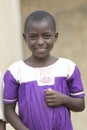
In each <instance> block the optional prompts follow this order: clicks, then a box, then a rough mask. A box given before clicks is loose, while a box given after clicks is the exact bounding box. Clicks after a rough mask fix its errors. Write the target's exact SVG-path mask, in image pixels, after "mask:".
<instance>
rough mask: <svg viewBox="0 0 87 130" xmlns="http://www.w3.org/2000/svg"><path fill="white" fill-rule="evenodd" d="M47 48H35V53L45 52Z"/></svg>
mask: <svg viewBox="0 0 87 130" xmlns="http://www.w3.org/2000/svg"><path fill="white" fill-rule="evenodd" d="M46 50H47V48H36V49H35V51H36V52H39V53H42V52H46Z"/></svg>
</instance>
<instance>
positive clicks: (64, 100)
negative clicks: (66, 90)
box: [45, 89, 85, 112]
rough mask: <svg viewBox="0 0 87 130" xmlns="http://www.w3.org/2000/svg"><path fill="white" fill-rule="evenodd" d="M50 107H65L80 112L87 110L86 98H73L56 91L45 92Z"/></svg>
mask: <svg viewBox="0 0 87 130" xmlns="http://www.w3.org/2000/svg"><path fill="white" fill-rule="evenodd" d="M45 95H46V102H47V104H48V106H51V107H55V106H60V105H65V106H66V107H68V108H69V109H70V110H72V111H75V112H80V111H82V110H84V108H85V101H84V98H72V97H70V96H67V95H65V94H62V93H60V92H58V91H55V90H49V89H48V90H45Z"/></svg>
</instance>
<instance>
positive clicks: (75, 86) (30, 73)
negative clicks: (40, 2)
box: [4, 11, 85, 130]
mask: <svg viewBox="0 0 87 130" xmlns="http://www.w3.org/2000/svg"><path fill="white" fill-rule="evenodd" d="M23 37H24V39H25V42H26V44H27V46H28V48H29V50H30V51H31V56H30V57H29V58H27V59H25V60H20V61H17V62H16V63H13V64H12V65H11V66H10V67H9V68H8V70H7V71H6V73H5V76H4V84H5V89H4V103H5V115H6V119H7V120H8V122H9V123H10V124H11V125H12V126H13V127H14V128H15V129H16V130H73V128H72V123H71V118H70V110H71V111H75V112H80V111H82V110H84V108H85V102H84V95H85V94H84V89H83V85H82V81H81V76H80V72H79V69H78V67H77V65H76V64H75V63H74V62H72V61H71V60H69V59H65V58H57V57H54V56H52V55H51V54H50V52H51V50H52V49H53V46H54V44H55V42H56V40H57V38H58V33H57V32H56V23H55V20H54V18H53V16H52V15H51V14H49V13H48V12H45V11H35V12H33V13H31V14H30V15H29V16H28V17H27V19H26V21H25V26H24V34H23ZM17 102H18V106H19V115H18V114H17V113H16V112H15V106H16V103H17Z"/></svg>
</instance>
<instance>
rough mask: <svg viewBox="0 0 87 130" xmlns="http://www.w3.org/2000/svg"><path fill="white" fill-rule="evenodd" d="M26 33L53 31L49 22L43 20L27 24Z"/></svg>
mask: <svg viewBox="0 0 87 130" xmlns="http://www.w3.org/2000/svg"><path fill="white" fill-rule="evenodd" d="M28 31H54V27H53V25H52V23H51V21H50V20H46V19H44V18H43V19H42V20H41V21H31V22H29V24H28Z"/></svg>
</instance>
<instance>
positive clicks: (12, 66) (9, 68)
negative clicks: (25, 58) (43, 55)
mask: <svg viewBox="0 0 87 130" xmlns="http://www.w3.org/2000/svg"><path fill="white" fill-rule="evenodd" d="M21 64H22V60H20V61H17V62H14V63H13V64H11V65H10V66H9V67H8V70H9V71H13V70H17V69H18V68H19V67H20V66H21Z"/></svg>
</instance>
